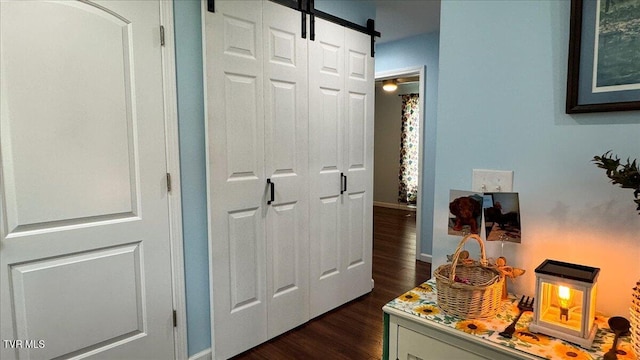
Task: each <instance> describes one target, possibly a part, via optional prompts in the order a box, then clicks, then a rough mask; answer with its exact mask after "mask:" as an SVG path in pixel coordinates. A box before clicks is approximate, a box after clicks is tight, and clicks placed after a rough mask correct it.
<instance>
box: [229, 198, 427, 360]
mask: <svg viewBox="0 0 640 360" xmlns="http://www.w3.org/2000/svg"><path fill="white" fill-rule="evenodd" d="M415 214H416V213H415V212H411V211H407V210H398V209H390V208H383V207H374V211H373V279H374V282H375V287H374V289H373V291H372V292H370V293H369V294H366V295H363V296H361V297H359V298H357V299H355V300H353V301H351V302H349V303H347V304H345V305H343V306H341V307H339V308H337V309H335V310H332V311H330V312H328V313H326V314H323V315H321V316H319V317H317V318H315V319H313V320H311V321H309V322H308V323H306V324H304V325H301V326H299V327H297V328H295V329H293V330H291V331H289V332H286V333H284V334H282V335H280V336H278V337H276V338H275V339H272V340H269V341H268V342H266V343H264V344H262V345H260V346H257V347H255V348H253V349H251V350H248V351H246V352H244V353H242V354H240V355H238V356H236V357H234V359H235V360H265V359H266V360H280V359H332V360H342V359H344V360H354V359H355V360H368V359H380V358H381V357H382V327H383V323H382V307H383V306H384V305H385V304H386V303H387V302H389V301H390V300H392V299H394V298H395V297H397V296H398V295H400V294H402V293H404V292H405V291H408V290H410V289H412V288H413V287H415V286H416V285H418V284H421V283H422V282H424V281H426V280H428V279H429V277H430V275H431V264H429V263H425V262H421V261H416V260H415V254H416V249H415V236H416V235H415V234H416V232H415V227H416V222H415V220H416V218H415Z"/></svg>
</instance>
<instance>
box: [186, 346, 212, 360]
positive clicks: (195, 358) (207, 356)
mask: <svg viewBox="0 0 640 360" xmlns="http://www.w3.org/2000/svg"><path fill="white" fill-rule="evenodd" d="M189 360H212V355H211V348H208V349H204V350H202V351H200V352H199V353H197V354H194V355H192V356H189Z"/></svg>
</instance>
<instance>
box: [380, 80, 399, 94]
mask: <svg viewBox="0 0 640 360" xmlns="http://www.w3.org/2000/svg"><path fill="white" fill-rule="evenodd" d="M397 88H398V84H397V83H396V80H395V79H389V80H385V81H384V82H383V83H382V89H383V90H384V91H389V92H391V91H396V89H397Z"/></svg>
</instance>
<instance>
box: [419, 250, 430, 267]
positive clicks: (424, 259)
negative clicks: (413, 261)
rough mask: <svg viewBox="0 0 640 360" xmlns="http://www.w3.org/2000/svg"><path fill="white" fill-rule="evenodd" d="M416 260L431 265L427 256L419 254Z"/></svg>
mask: <svg viewBox="0 0 640 360" xmlns="http://www.w3.org/2000/svg"><path fill="white" fill-rule="evenodd" d="M418 260H420V261H424V262H428V263H429V264H431V260H432V257H431V255H429V254H425V253H420V254H419V255H418Z"/></svg>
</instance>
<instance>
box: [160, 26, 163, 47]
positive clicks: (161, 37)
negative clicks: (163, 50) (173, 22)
mask: <svg viewBox="0 0 640 360" xmlns="http://www.w3.org/2000/svg"><path fill="white" fill-rule="evenodd" d="M160 46H164V26H162V25H160Z"/></svg>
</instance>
